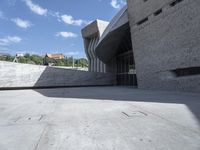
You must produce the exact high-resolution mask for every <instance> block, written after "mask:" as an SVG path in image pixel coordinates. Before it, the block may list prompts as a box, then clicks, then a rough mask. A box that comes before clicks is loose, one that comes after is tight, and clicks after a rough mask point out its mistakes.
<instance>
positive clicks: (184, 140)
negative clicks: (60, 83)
mask: <svg viewBox="0 0 200 150" xmlns="http://www.w3.org/2000/svg"><path fill="white" fill-rule="evenodd" d="M199 99H200V95H199V94H188V93H172V92H170V93H169V92H159V91H157V92H153V91H143V90H136V89H133V88H122V87H88V88H61V89H42V90H41V89H40V90H35V91H33V90H17V91H0V149H1V150H199V149H200V122H199V121H200V109H199V108H200V101H199ZM183 116H184V117H183Z"/></svg>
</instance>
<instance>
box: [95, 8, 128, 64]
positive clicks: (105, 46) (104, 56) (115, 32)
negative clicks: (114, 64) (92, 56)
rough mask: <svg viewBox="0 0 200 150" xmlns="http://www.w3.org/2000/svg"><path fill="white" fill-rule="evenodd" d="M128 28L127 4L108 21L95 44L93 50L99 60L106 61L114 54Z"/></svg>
mask: <svg viewBox="0 0 200 150" xmlns="http://www.w3.org/2000/svg"><path fill="white" fill-rule="evenodd" d="M128 28H129V19H128V12H127V6H124V7H123V8H122V9H121V10H120V11H119V13H117V15H116V16H115V17H114V18H113V20H112V21H111V22H110V24H109V25H108V27H107V28H106V30H105V31H104V33H103V35H102V36H101V38H100V40H99V43H98V44H97V46H96V50H95V52H96V55H97V56H98V57H99V59H100V60H102V61H103V62H105V63H106V62H108V61H109V60H110V59H112V58H113V57H114V56H115V55H116V53H117V48H118V47H119V45H120V41H122V39H123V37H124V34H126V31H127V29H128Z"/></svg>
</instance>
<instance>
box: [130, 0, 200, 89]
mask: <svg viewBox="0 0 200 150" xmlns="http://www.w3.org/2000/svg"><path fill="white" fill-rule="evenodd" d="M172 2H174V0H148V1H146V2H144V1H143V0H128V12H129V20H130V27H131V36H132V44H133V52H134V57H135V63H136V72H137V79H138V86H139V88H145V89H162V90H177V91H192V92H200V74H199V75H197V74H196V75H187V76H177V75H176V74H175V72H174V70H177V69H183V68H185V69H186V70H187V69H188V72H190V71H189V70H191V69H192V68H191V67H200V1H199V0H183V1H180V0H179V3H178V1H176V2H177V3H176V2H175V3H172ZM159 9H162V11H161V12H160V13H156V11H158V10H159ZM193 72H194V71H193Z"/></svg>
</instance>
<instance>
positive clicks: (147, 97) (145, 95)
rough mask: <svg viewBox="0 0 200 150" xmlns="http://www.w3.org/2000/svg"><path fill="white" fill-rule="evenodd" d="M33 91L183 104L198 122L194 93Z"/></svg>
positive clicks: (130, 89) (198, 104)
mask: <svg viewBox="0 0 200 150" xmlns="http://www.w3.org/2000/svg"><path fill="white" fill-rule="evenodd" d="M35 91H37V92H38V93H40V94H42V95H44V96H46V97H54V98H77V99H83V100H84V99H90V100H114V101H139V102H155V103H174V104H185V105H186V106H187V107H188V108H189V109H190V110H191V112H192V113H193V114H194V115H195V116H196V118H197V119H198V121H199V122H200V95H199V94H194V93H181V92H165V91H151V90H139V89H136V88H133V87H117V86H112V87H79V88H58V89H36V90H35ZM183 117H184V116H183Z"/></svg>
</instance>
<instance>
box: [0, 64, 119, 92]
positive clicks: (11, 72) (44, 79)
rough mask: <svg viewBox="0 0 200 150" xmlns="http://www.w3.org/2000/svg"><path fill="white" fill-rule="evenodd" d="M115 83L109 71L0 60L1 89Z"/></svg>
mask: <svg viewBox="0 0 200 150" xmlns="http://www.w3.org/2000/svg"><path fill="white" fill-rule="evenodd" d="M113 84H115V76H114V75H112V74H108V73H107V74H105V73H94V72H87V71H79V70H71V69H63V68H55V67H45V66H37V65H29V64H18V63H11V62H3V61H0V89H1V88H13V87H14V88H21V87H61V86H66V87H67V86H92V85H113Z"/></svg>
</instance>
